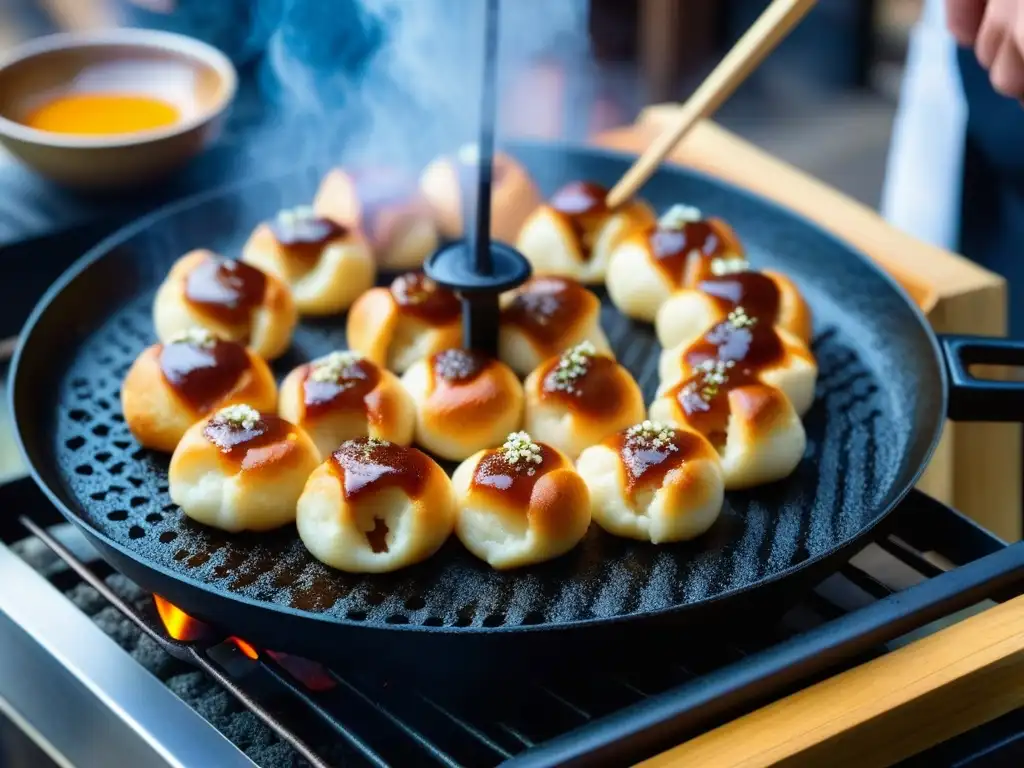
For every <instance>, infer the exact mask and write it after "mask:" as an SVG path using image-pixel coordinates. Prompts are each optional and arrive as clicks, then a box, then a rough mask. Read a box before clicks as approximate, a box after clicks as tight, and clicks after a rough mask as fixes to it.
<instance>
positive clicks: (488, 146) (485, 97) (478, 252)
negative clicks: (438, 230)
mask: <svg viewBox="0 0 1024 768" xmlns="http://www.w3.org/2000/svg"><path fill="white" fill-rule="evenodd" d="M500 7H501V2H500V0H487V15H486V20H485V27H486V29H485V37H484V72H483V79H482V81H481V91H480V145H479V152H478V155H477V158H478V159H477V162H478V163H479V173H478V175H477V188H476V239H475V242H474V247H473V255H474V264H475V266H476V271H477V272H478V273H479V274H481V275H489V274H491V182H492V178H493V175H494V125H495V122H496V120H497V111H498V106H497V102H498V97H497V92H498V16H499V12H500Z"/></svg>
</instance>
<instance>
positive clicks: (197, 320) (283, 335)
mask: <svg viewBox="0 0 1024 768" xmlns="http://www.w3.org/2000/svg"><path fill="white" fill-rule="evenodd" d="M298 321H299V313H298V310H297V309H296V307H295V301H294V300H293V299H292V294H291V291H290V290H288V286H287V285H285V284H284V283H283V282H282V281H281V280H279V279H278V278H276V277H274V276H273V275H269V274H267V273H265V272H263V271H261V270H259V269H256V267H252V266H250V265H248V264H243V263H242V262H240V261H235V260H234V259H220V258H218V257H217V256H215V255H214V254H213V253H211V252H210V251H192V252H191V253H188V254H186V255H185V256H182V257H181V258H180V259H178V261H176V262H175V263H174V266H173V267H171V271H170V273H169V274H168V275H167V277H166V279H165V280H164V282H163V283H162V284H161V286H160V289H159V290H158V291H157V293H156V299H155V300H154V301H153V324H154V325H155V326H156V335H157V337H158V338H159V339H160V341H163V342H168V341H170V340H171V339H173V338H175V337H176V336H178V335H180V334H182V333H184V332H185V331H189V330H192V329H193V328H205V329H207V330H209V331H212V332H213V333H214V334H216V335H217V336H219V337H220V338H222V339H227V340H228V341H237V342H238V343H240V344H245V345H246V346H247V347H249V349H251V350H252V351H253V352H255V353H256V354H257V355H259V356H260V357H262V358H265V359H267V360H272V359H273V358H275V357H278V356H279V355H281V354H283V353H284V351H285V350H286V349H288V345H289V344H290V343H291V340H292V332H293V331H294V330H295V325H296V323H298Z"/></svg>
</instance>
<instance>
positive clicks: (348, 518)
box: [295, 437, 456, 573]
mask: <svg viewBox="0 0 1024 768" xmlns="http://www.w3.org/2000/svg"><path fill="white" fill-rule="evenodd" d="M455 515H456V506H455V492H454V491H453V490H452V481H451V480H450V479H449V477H448V475H447V474H445V472H444V470H443V469H441V467H440V466H438V464H437V462H435V461H434V460H433V459H431V458H430V457H429V456H427V455H426V454H424V453H423V452H421V451H419V450H417V449H416V448H408V447H405V446H401V445H398V444H396V443H389V442H387V441H384V440H377V439H375V438H372V437H371V438H358V439H356V440H348V441H346V442H344V443H342V444H341V446H339V447H338V449H337V450H336V451H334V453H333V454H331V455H330V456H329V457H328V459H327V460H326V461H325V462H324V463H323V464H321V465H320V466H319V467H317V468H316V470H315V471H314V472H313V474H312V475H310V478H309V481H308V482H307V483H306V488H305V490H304V491H303V492H302V496H301V498H300V499H299V512H298V517H297V519H296V521H295V522H296V524H297V525H298V529H299V537H300V538H301V539H302V543H303V544H305V545H306V549H308V550H309V551H310V553H312V555H313V557H315V558H316V559H317V560H319V561H320V562H322V563H325V564H327V565H329V566H331V567H333V568H337V569H339V570H342V571H348V572H350V573H384V572H387V571H396V570H398V569H399V568H404V567H405V566H407V565H412V564H413V563H418V562H420V561H421V560H425V559H427V558H428V557H430V556H431V555H432V554H434V553H435V552H436V551H437V550H438V549H440V548H441V545H442V544H444V542H445V540H446V539H447V538H448V537H449V536H450V535H451V532H452V528H453V527H454V526H455Z"/></svg>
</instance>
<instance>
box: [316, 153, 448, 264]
mask: <svg viewBox="0 0 1024 768" xmlns="http://www.w3.org/2000/svg"><path fill="white" fill-rule="evenodd" d="M313 207H314V209H315V210H316V212H317V213H318V214H319V215H321V216H326V217H327V218H329V219H332V220H333V221H336V222H338V223H339V224H341V225H342V226H345V227H353V228H358V229H359V230H360V231H362V232H363V234H364V235H365V236H366V238H367V240H368V241H369V243H370V247H371V248H372V249H373V254H374V257H375V258H376V261H377V266H378V267H379V268H380V269H383V270H385V271H389V272H404V271H405V270H409V269H418V268H419V267H421V266H423V262H424V261H425V260H426V258H427V257H428V256H430V254H432V253H433V252H434V251H436V250H437V248H438V245H440V242H441V240H440V237H439V235H438V230H437V224H436V223H435V222H434V216H433V213H432V212H431V210H430V206H429V205H427V201H426V200H425V199H424V198H423V195H422V194H420V191H419V187H418V186H417V183H416V179H415V178H414V177H412V176H409V175H406V174H404V173H402V172H401V171H399V170H397V169H394V168H386V167H382V168H366V169H359V170H353V171H346V170H343V169H341V168H335V169H334V170H332V171H331V172H330V173H328V174H327V176H325V177H324V180H323V183H322V184H321V185H320V190H319V191H318V192H317V195H316V199H315V200H314V201H313Z"/></svg>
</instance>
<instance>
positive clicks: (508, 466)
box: [452, 432, 590, 570]
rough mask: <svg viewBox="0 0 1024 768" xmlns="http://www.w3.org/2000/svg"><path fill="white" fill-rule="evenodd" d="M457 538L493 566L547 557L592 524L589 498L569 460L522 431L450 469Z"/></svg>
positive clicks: (556, 553)
mask: <svg viewBox="0 0 1024 768" xmlns="http://www.w3.org/2000/svg"><path fill="white" fill-rule="evenodd" d="M452 485H453V486H454V488H455V494H456V498H457V501H458V508H459V516H458V521H457V522H456V524H455V533H456V535H457V536H458V537H459V541H461V542H462V544H463V545H464V546H465V547H466V549H468V550H469V551H470V552H472V553H473V554H474V555H476V556H477V557H479V558H480V559H481V560H485V561H486V562H487V563H488V564H489V565H490V566H491V567H492V568H497V569H499V570H505V569H508V568H518V567H520V566H524V565H532V564H535V563H540V562H544V561H545V560H551V559H552V558H555V557H558V556H559V555H563V554H565V553H566V552H568V551H569V550H570V549H572V548H573V547H575V546H576V545H577V544H578V543H579V542H580V540H581V539H582V538H583V537H584V536H585V535H586V533H587V528H589V527H590V495H589V493H588V492H587V486H586V484H585V483H584V482H583V478H581V477H580V476H579V475H578V474H577V473H576V470H575V469H573V466H572V462H571V461H570V460H569V458H568V457H567V456H566V455H565V454H563V453H561V452H560V451H558V450H557V449H555V448H552V447H551V446H550V445H545V444H544V443H537V442H534V441H533V439H532V438H531V437H530V435H528V434H527V433H526V432H515V433H513V434H511V435H509V436H508V439H507V440H506V441H505V443H504V445H502V446H501V447H500V448H497V449H492V450H483V451H480V452H479V453H475V454H473V455H472V456H470V457H469V458H468V459H466V460H465V461H464V462H462V464H460V465H459V466H458V468H457V469H456V470H455V474H454V475H453V476H452Z"/></svg>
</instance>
